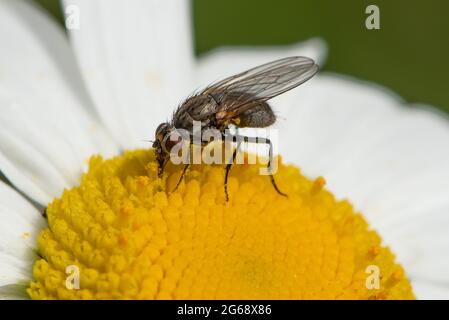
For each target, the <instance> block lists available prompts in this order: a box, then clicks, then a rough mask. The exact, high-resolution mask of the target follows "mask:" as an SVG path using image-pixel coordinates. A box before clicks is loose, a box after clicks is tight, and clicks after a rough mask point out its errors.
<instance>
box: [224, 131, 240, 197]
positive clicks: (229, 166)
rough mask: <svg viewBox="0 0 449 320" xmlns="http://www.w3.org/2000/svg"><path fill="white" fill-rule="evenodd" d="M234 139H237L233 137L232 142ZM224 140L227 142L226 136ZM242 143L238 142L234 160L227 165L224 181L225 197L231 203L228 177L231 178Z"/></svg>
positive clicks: (233, 153) (233, 156)
mask: <svg viewBox="0 0 449 320" xmlns="http://www.w3.org/2000/svg"><path fill="white" fill-rule="evenodd" d="M234 137H236V136H232V139H233V140H232V141H234ZM223 138H224V140H225V139H226V136H225V135H223ZM241 143H242V141H239V142H238V144H237V147H236V148H235V149H234V151H233V152H232V160H231V162H230V163H228V164H227V165H226V169H225V170H226V171H225V180H224V192H225V196H226V202H228V201H229V194H228V176H229V171H231V166H232V164H233V163H234V161H235V158H236V157H237V151H238V150H239V148H240V144H241Z"/></svg>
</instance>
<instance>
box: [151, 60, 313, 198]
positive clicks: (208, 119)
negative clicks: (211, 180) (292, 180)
mask: <svg viewBox="0 0 449 320" xmlns="http://www.w3.org/2000/svg"><path fill="white" fill-rule="evenodd" d="M317 72H318V65H317V64H316V63H315V62H314V61H313V60H312V59H310V58H307V57H301V56H296V57H287V58H283V59H279V60H275V61H272V62H268V63H266V64H262V65H260V66H257V67H255V68H252V69H249V70H247V71H244V72H241V73H239V74H236V75H234V76H231V77H228V78H225V79H223V80H221V81H218V82H216V83H213V84H211V85H209V86H207V87H206V88H205V89H203V90H202V91H200V92H198V93H196V94H194V95H193V96H191V97H189V98H187V99H186V100H185V101H184V102H183V103H182V104H180V105H179V107H178V108H177V109H176V111H175V112H174V114H173V117H172V119H171V120H170V121H169V122H164V123H161V124H160V125H159V126H158V127H157V129H156V133H155V141H154V143H153V148H155V150H156V159H157V162H158V165H159V175H162V173H163V170H164V167H165V165H166V164H167V162H168V161H169V157H170V151H171V149H172V148H173V147H174V145H176V144H177V143H178V142H177V141H171V140H170V139H168V138H169V137H170V135H171V134H172V133H173V132H174V131H175V130H176V129H184V130H187V131H188V132H190V136H192V135H193V122H194V121H199V122H200V123H201V131H204V130H208V129H217V130H219V132H220V133H221V135H222V138H224V139H226V138H228V139H229V138H232V141H234V139H235V140H237V141H244V142H246V143H264V144H267V145H268V146H269V161H268V164H267V167H268V168H271V163H272V159H273V145H272V142H271V141H270V140H269V139H267V138H258V137H247V136H241V135H238V134H233V135H232V136H231V137H229V135H230V133H228V132H229V130H227V129H229V127H230V126H235V127H237V128H245V127H250V128H265V127H268V126H270V125H272V124H273V123H274V122H275V121H276V116H275V115H274V113H273V110H272V108H271V106H270V105H269V104H268V100H270V99H271V98H274V97H276V96H278V95H280V94H282V93H284V92H287V91H289V90H291V89H293V88H295V87H297V86H299V85H301V84H302V83H304V82H306V81H307V80H309V79H310V78H312V77H313V76H314V75H315V74H316V73H317ZM191 141H192V140H191ZM191 143H192V142H191ZM237 149H238V148H236V149H235V150H234V151H233V155H232V161H230V162H229V163H228V164H227V165H226V168H225V178H224V192H225V196H226V201H228V200H229V196H228V189H227V182H228V176H229V172H230V169H231V166H232V164H233V163H234V161H235V158H236V154H237ZM188 167H189V164H186V165H185V166H184V169H183V172H182V175H181V177H180V179H179V181H178V183H177V185H176V187H175V189H174V190H176V189H177V188H178V186H179V184H180V183H181V181H182V179H183V177H184V174H185V172H186V170H187V168H188ZM269 176H270V180H271V183H272V185H273V187H274V188H275V190H276V191H277V192H278V193H279V194H280V195H283V196H286V194H285V193H283V192H281V191H280V190H279V188H278V186H277V185H276V182H275V180H274V177H273V174H272V173H271V172H270V174H269Z"/></svg>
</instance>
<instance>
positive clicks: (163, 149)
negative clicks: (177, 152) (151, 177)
mask: <svg viewBox="0 0 449 320" xmlns="http://www.w3.org/2000/svg"><path fill="white" fill-rule="evenodd" d="M173 131H174V128H173V126H171V125H170V124H169V123H168V122H164V123H161V124H160V125H159V126H158V127H157V129H156V132H155V139H154V142H153V148H154V149H155V152H156V160H157V162H158V164H159V174H161V173H162V169H163V167H164V164H165V162H166V161H167V160H168V158H169V157H170V151H171V149H172V148H173V145H172V143H171V140H170V134H171V133H172V132H173Z"/></svg>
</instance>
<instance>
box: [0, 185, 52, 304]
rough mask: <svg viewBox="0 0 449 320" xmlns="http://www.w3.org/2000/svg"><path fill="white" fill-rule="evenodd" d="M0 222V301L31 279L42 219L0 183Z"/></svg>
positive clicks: (43, 220) (28, 204) (34, 210)
mask: <svg viewBox="0 0 449 320" xmlns="http://www.w3.org/2000/svg"><path fill="white" fill-rule="evenodd" d="M0 221H2V223H1V224H0V298H8V297H11V298H18V296H17V295H16V294H17V293H20V292H17V289H20V288H23V287H24V285H26V284H27V283H28V282H29V281H30V280H31V277H32V267H33V264H34V262H35V260H36V258H37V255H36V250H37V236H38V234H39V232H40V231H41V230H42V229H43V228H44V227H45V226H46V220H45V219H44V218H43V217H42V215H41V214H40V213H39V212H38V210H37V209H36V208H35V207H33V206H32V205H31V204H30V203H29V202H28V201H26V200H25V199H24V198H23V197H22V196H21V195H19V194H18V193H17V192H16V191H14V190H13V189H11V188H10V187H8V186H7V185H5V184H4V183H3V182H0ZM23 293H24V292H23ZM11 294H14V295H13V296H10V295H11Z"/></svg>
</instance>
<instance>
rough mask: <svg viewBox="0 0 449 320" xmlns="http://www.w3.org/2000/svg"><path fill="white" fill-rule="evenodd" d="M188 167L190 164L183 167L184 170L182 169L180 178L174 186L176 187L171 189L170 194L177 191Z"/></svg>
mask: <svg viewBox="0 0 449 320" xmlns="http://www.w3.org/2000/svg"><path fill="white" fill-rule="evenodd" d="M189 166H190V163H188V164H186V165H185V166H184V169H182V173H181V177H180V178H179V180H178V183H177V184H176V187H175V188H174V189H173V191H172V192H175V191H176V190H177V189H178V187H179V185H180V184H181V181H182V179H184V176H185V174H186V171H187V168H188V167H189Z"/></svg>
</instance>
